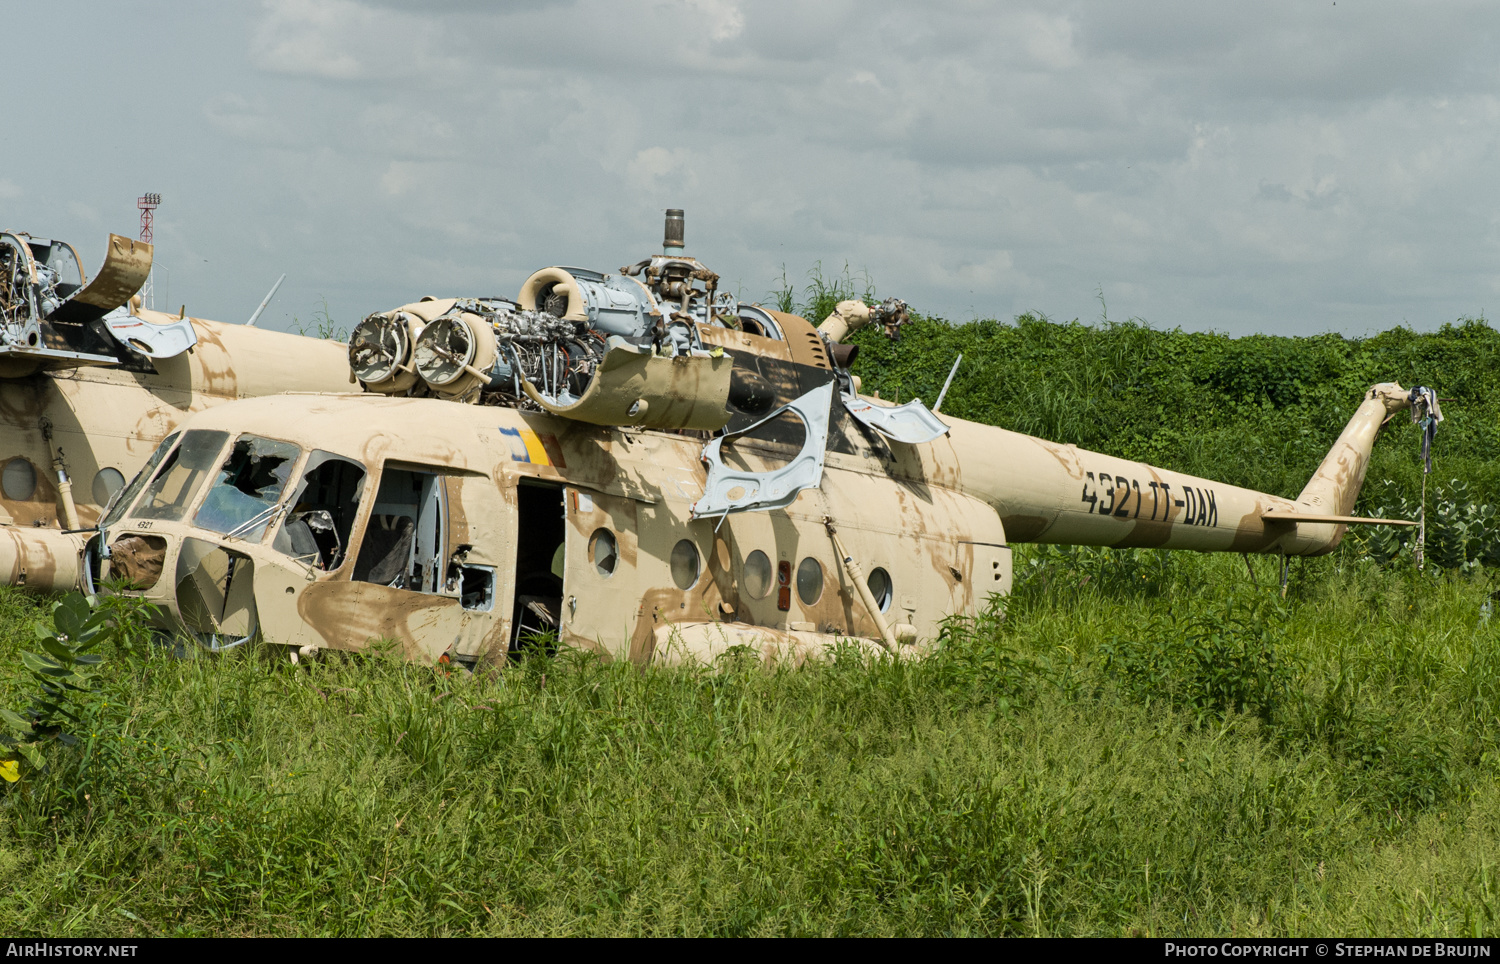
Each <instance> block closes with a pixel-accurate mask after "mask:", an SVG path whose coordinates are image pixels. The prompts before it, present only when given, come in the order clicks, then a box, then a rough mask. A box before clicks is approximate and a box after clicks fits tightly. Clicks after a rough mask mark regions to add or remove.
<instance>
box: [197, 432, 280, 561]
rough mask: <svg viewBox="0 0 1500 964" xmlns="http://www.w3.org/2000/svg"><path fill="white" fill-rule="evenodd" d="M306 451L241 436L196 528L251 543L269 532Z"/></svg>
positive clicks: (220, 470) (206, 498)
mask: <svg viewBox="0 0 1500 964" xmlns="http://www.w3.org/2000/svg"><path fill="white" fill-rule="evenodd" d="M301 454H302V450H301V449H300V448H298V447H297V446H296V445H295V444H293V443H291V442H278V441H276V440H275V439H268V438H260V437H259V436H255V435H241V436H240V437H239V438H237V439H235V442H234V446H233V447H232V448H231V449H230V450H229V457H228V458H226V459H225V460H224V464H223V465H220V466H219V477H218V479H216V480H215V481H214V485H213V488H211V489H209V490H208V495H206V496H204V497H203V506H202V508H200V509H199V510H198V514H197V515H195V516H194V517H193V524H194V525H196V526H198V527H199V528H201V529H207V530H209V531H210V532H222V533H224V534H225V535H230V536H235V537H237V538H240V539H244V540H246V541H249V542H254V541H256V540H258V539H259V538H260V537H261V536H262V535H264V534H265V531H266V526H268V525H270V523H271V519H272V517H273V516H275V515H276V509H277V505H278V502H279V500H280V498H281V493H282V491H283V490H284V489H285V488H286V483H287V479H289V478H291V475H292V466H294V465H296V464H297V456H299V455H301Z"/></svg>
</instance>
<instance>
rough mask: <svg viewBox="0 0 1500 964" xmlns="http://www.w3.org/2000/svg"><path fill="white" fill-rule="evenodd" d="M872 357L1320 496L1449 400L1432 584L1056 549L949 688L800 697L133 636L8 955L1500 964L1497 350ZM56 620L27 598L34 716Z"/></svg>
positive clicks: (716, 681) (832, 291)
mask: <svg viewBox="0 0 1500 964" xmlns="http://www.w3.org/2000/svg"><path fill="white" fill-rule="evenodd" d="M841 285H842V286H844V288H842V289H841V287H840V286H841ZM847 290H856V291H860V290H861V289H860V286H858V285H852V283H851V281H850V279H849V278H848V275H847V274H846V275H845V276H844V277H843V278H841V279H834V280H833V281H832V282H824V281H823V280H822V279H817V281H816V285H815V290H813V291H811V292H808V297H807V299H806V300H809V301H814V300H816V299H817V298H823V299H825V300H827V299H830V298H831V299H834V300H836V299H837V297H839V296H841V295H843V294H844V293H845V291H847ZM861 293H862V291H861ZM829 304H831V302H829ZM822 307H823V310H824V311H826V307H827V305H824V306H822ZM812 312H813V313H814V314H819V315H820V314H821V312H820V311H819V309H818V307H814V308H813V309H812ZM861 345H862V350H863V354H862V355H861V357H860V359H859V369H860V373H861V375H862V376H863V378H864V380H865V387H866V391H870V390H875V389H878V390H880V391H881V393H882V395H884V396H885V397H887V398H891V397H895V396H897V395H898V394H899V395H900V397H902V398H903V399H904V398H910V397H913V396H921V397H922V398H924V399H927V400H929V401H931V400H932V399H933V398H934V397H935V395H936V392H937V389H938V388H939V387H940V386H941V384H942V381H943V379H944V378H945V377H946V375H947V372H948V368H949V366H950V364H951V363H952V360H953V358H954V357H955V356H956V355H957V354H958V353H959V352H963V354H964V362H963V366H962V367H961V368H960V369H959V373H958V377H957V378H956V379H955V381H954V386H953V388H952V389H951V390H950V393H949V397H948V400H947V402H946V403H945V404H944V410H945V411H948V412H951V413H952V414H955V415H959V416H962V417H966V418H973V419H977V420H981V421H987V422H992V423H994V424H999V425H1004V426H1006V427H1009V428H1013V429H1017V430H1020V431H1025V432H1030V433H1034V434H1039V435H1043V436H1047V437H1050V438H1055V439H1059V440H1062V441H1067V442H1076V443H1078V444H1079V445H1083V446H1087V447H1090V448H1095V449H1099V450H1102V451H1106V452H1110V453H1112V454H1117V455H1122V456H1126V457H1130V458H1136V459H1144V460H1148V461H1151V462H1153V463H1156V464H1160V465H1165V466H1169V467H1172V468H1177V469H1182V470H1184V471H1188V472H1193V473H1197V474H1202V475H1206V476H1209V477H1212V478H1218V479H1223V480H1225V481H1227V482H1232V483H1236V484H1240V485H1246V486H1252V487H1256V488H1260V489H1265V490H1269V491H1272V492H1277V493H1280V494H1283V495H1295V494H1296V493H1297V491H1298V490H1300V488H1301V486H1302V484H1303V483H1304V482H1305V480H1306V478H1307V476H1308V475H1309V474H1310V473H1311V472H1312V470H1313V469H1314V467H1315V466H1316V465H1317V463H1318V461H1319V460H1320V459H1321V458H1322V456H1323V454H1324V452H1325V451H1326V450H1327V448H1328V446H1329V445H1330V444H1331V442H1332V441H1333V439H1334V438H1335V437H1336V436H1337V434H1338V432H1339V431H1340V430H1341V428H1342V426H1343V424H1344V422H1345V420H1346V419H1347V418H1348V415H1349V413H1350V411H1351V410H1352V408H1353V406H1354V405H1355V403H1356V401H1357V399H1358V398H1359V396H1360V394H1361V393H1362V392H1363V391H1364V389H1365V388H1367V387H1368V386H1369V385H1370V384H1371V383H1373V382H1376V381H1385V380H1400V381H1401V382H1402V383H1403V384H1406V385H1408V386H1409V385H1411V384H1413V383H1422V384H1428V385H1433V386H1434V387H1436V388H1438V389H1439V391H1440V392H1441V394H1442V397H1443V399H1444V405H1445V414H1447V416H1448V421H1447V422H1445V423H1444V425H1443V427H1442V430H1441V431H1440V433H1439V436H1438V443H1437V457H1436V460H1435V470H1434V472H1435V474H1434V476H1433V478H1434V479H1440V480H1441V481H1440V482H1437V483H1433V484H1431V485H1430V487H1429V492H1428V507H1429V518H1430V519H1431V520H1432V531H1431V532H1430V534H1429V556H1428V559H1429V561H1428V565H1427V567H1426V568H1425V569H1424V570H1422V571H1418V570H1417V569H1416V568H1415V566H1414V565H1413V564H1412V563H1411V554H1410V551H1409V547H1402V546H1401V545H1398V544H1394V543H1392V542H1390V541H1381V540H1380V539H1375V538H1363V539H1359V540H1350V541H1348V542H1347V543H1346V545H1345V546H1344V547H1343V548H1341V549H1340V550H1339V551H1338V552H1336V553H1334V554H1333V555H1331V556H1328V557H1324V558H1320V559H1314V560H1305V561H1294V563H1293V564H1292V568H1291V574H1290V580H1289V585H1288V591H1287V593H1286V595H1285V596H1284V597H1283V596H1282V594H1281V592H1280V591H1279V589H1278V587H1277V582H1278V578H1277V571H1276V564H1275V563H1273V562H1272V561H1271V560H1267V559H1259V560H1256V561H1255V562H1254V563H1253V565H1254V566H1255V568H1254V570H1253V571H1252V570H1250V569H1247V567H1246V564H1245V562H1244V561H1243V560H1242V559H1240V558H1239V557H1237V556H1207V555H1196V554H1189V553H1179V554H1172V553H1168V552H1162V551H1155V550H1134V551H1123V552H1111V551H1107V550H1091V549H1075V548H1048V547H1020V548H1019V550H1018V552H1017V554H1016V568H1017V578H1016V588H1015V592H1014V594H1013V595H1012V597H1011V598H1010V599H1009V600H1008V601H999V600H997V601H996V603H995V605H994V606H992V607H991V608H990V609H988V610H987V611H986V612H984V613H982V614H981V615H980V616H978V617H977V618H974V619H953V620H950V621H949V623H948V625H947V628H946V630H945V632H944V638H943V640H942V646H941V648H940V650H939V652H938V653H937V655H935V656H934V657H933V658H931V659H928V660H926V661H924V662H921V663H901V662H894V661H889V660H887V661H877V662H875V663H873V664H872V663H868V662H865V661H864V660H862V659H861V658H860V657H859V656H858V655H857V654H856V653H855V652H854V651H852V650H850V651H845V652H837V653H835V654H834V655H833V657H832V658H831V659H830V660H828V661H827V662H824V663H821V664H817V665H809V666H806V667H803V668H801V669H796V670H793V669H786V668H779V669H778V668H772V669H767V668H764V667H761V666H759V665H758V664H755V663H753V662H752V661H749V660H747V659H744V658H740V657H738V656H735V655H734V654H731V656H730V657H728V658H726V659H725V660H724V661H723V662H722V663H721V664H720V665H719V666H717V667H715V668H713V669H712V670H683V669H660V668H655V667H646V668H639V667H633V666H628V665H619V664H615V665H605V664H603V663H601V662H599V661H598V660H597V659H594V658H592V657H587V656H583V655H580V654H577V653H568V652H564V653H562V654H560V655H557V656H555V657H550V658H549V657H547V656H545V655H537V656H532V657H529V658H527V659H526V660H525V661H524V662H521V663H519V664H517V665H514V666H512V667H510V668H507V669H505V670H503V671H500V672H498V673H496V674H492V675H481V676H478V677H470V676H467V675H465V674H463V673H461V672H458V671H454V672H451V673H450V672H446V671H445V670H443V669H436V670H434V669H430V668H421V667H416V666H410V665H406V664H404V663H402V662H401V661H399V660H398V659H396V658H394V657H391V656H378V655H377V656H372V657H367V658H361V659H352V660H351V659H340V658H325V659H323V660H320V661H317V662H313V663H312V664H311V665H309V664H308V663H305V662H304V663H303V665H301V666H294V665H292V664H291V663H290V662H289V661H288V660H287V659H286V658H285V656H284V655H279V654H276V653H273V652H271V651H270V650H268V649H260V650H253V649H251V650H242V651H234V652H231V653H228V654H225V655H223V656H221V657H215V658H208V657H199V658H180V657H178V656H175V655H174V653H173V651H172V650H171V649H168V648H156V649H153V648H151V647H150V646H146V645H143V644H142V642H141V640H140V638H139V635H138V634H136V633H134V632H133V631H132V627H133V626H134V625H135V624H134V623H133V622H132V620H133V619H134V618H135V617H134V616H133V615H132V613H131V612H130V611H129V609H128V607H127V608H119V607H117V608H116V609H114V610H112V612H113V616H112V617H111V619H112V621H111V622H110V623H109V625H110V627H111V628H110V629H109V630H108V631H107V632H104V631H102V630H101V632H102V633H103V635H102V636H100V638H104V637H105V636H107V637H108V638H107V641H106V642H104V643H102V644H100V645H97V646H95V648H94V649H93V650H92V651H93V652H94V653H97V654H99V655H100V656H101V657H102V659H101V660H100V661H99V662H98V663H94V664H91V665H90V666H89V667H88V670H89V675H88V684H87V685H86V686H82V687H81V688H80V689H78V690H76V691H69V698H70V702H69V703H68V712H69V713H71V714H72V718H68V719H65V720H64V725H63V726H62V727H61V729H60V730H59V732H62V731H66V732H67V733H68V734H69V735H70V736H71V737H73V738H74V740H73V741H72V742H70V741H64V740H61V739H53V740H47V739H43V738H41V737H38V736H36V733H33V737H34V739H33V741H32V742H33V743H34V744H35V746H36V748H37V752H39V753H40V754H41V755H42V756H43V757H44V761H43V762H44V763H45V766H43V767H40V768H38V767H36V766H35V765H33V764H31V763H30V762H28V761H26V760H24V759H21V758H20V757H19V756H17V754H14V753H12V754H11V756H14V757H17V759H18V760H20V762H21V764H22V767H21V769H22V773H21V778H20V780H19V781H18V782H15V783H3V784H0V931H5V932H9V933H37V934H55V935H72V934H99V933H104V932H113V933H124V934H137V935H166V934H246V935H261V934H268V935H280V934H286V935H291V934H330V935H331V934H338V935H375V934H402V935H406V934H411V935H429V934H430V935H448V934H452V935H458V934H532V933H546V934H563V933H567V934H579V933H587V934H1048V935H1053V934H1127V935H1128V934H1142V935H1145V934H1152V935H1191V934H1226V935H1230V934H1232V935H1263V934H1348V935H1354V934H1386V933H1401V934H1433V935H1460V934H1493V933H1495V931H1496V930H1497V924H1496V914H1497V913H1500V782H1497V781H1500V728H1497V724H1500V647H1497V627H1500V621H1497V620H1495V619H1493V618H1492V609H1491V595H1490V593H1491V589H1492V587H1491V573H1492V570H1491V569H1490V568H1489V565H1490V564H1491V563H1492V562H1493V561H1494V560H1495V559H1496V558H1497V556H1496V553H1495V552H1494V551H1493V548H1492V547H1493V544H1494V539H1493V534H1494V530H1493V511H1492V510H1491V509H1490V508H1489V505H1490V503H1491V502H1492V501H1493V500H1494V499H1495V496H1496V489H1497V486H1500V475H1497V471H1496V469H1495V464H1496V463H1495V454H1496V448H1497V437H1496V428H1497V425H1500V423H1497V419H1496V416H1497V414H1500V413H1497V411H1496V404H1497V402H1496V399H1500V391H1497V389H1500V384H1497V382H1500V364H1497V361H1500V335H1497V333H1496V332H1495V331H1494V330H1493V329H1491V328H1490V327H1489V326H1488V325H1487V324H1485V323H1484V322H1482V321H1465V322H1461V323H1459V324H1455V325H1450V326H1446V327H1444V328H1442V329H1441V330H1440V331H1438V332H1435V333H1431V334H1418V333H1415V332H1411V331H1407V330H1404V329H1397V330H1393V331H1389V332H1386V333H1383V334H1381V335H1378V336H1376V337H1373V338H1368V339H1346V338H1341V337H1338V336H1335V335H1323V336H1317V337H1311V338H1272V337H1262V336H1256V337H1250V338H1241V339H1231V338H1227V337H1224V336H1220V335H1212V334H1192V333H1185V332H1180V331H1156V330H1153V329H1151V328H1149V327H1146V326H1145V325H1142V324H1138V323H1134V322H1127V323H1120V324H1115V323H1102V324H1099V325H1095V326H1085V325H1080V324H1076V323H1074V324H1054V323H1052V322H1049V321H1047V320H1046V319H1044V318H1040V317H1036V316H1025V317H1022V318H1020V319H1017V321H1016V322H1015V323H1014V324H1002V323H998V322H993V321H981V322H975V323H972V324H967V325H957V326H953V325H948V324H946V323H943V322H940V321H937V320H933V319H925V318H918V319H917V320H915V321H914V322H913V323H912V324H911V325H910V326H909V327H908V328H907V329H906V334H905V337H904V338H903V339H902V341H901V342H899V343H898V344H890V343H888V342H885V341H884V340H883V339H881V338H878V337H876V336H874V335H867V336H865V335H862V336H861ZM1370 477H1371V479H1372V480H1374V482H1373V483H1372V484H1371V485H1370V486H1368V487H1367V494H1366V496H1365V498H1364V500H1363V502H1362V506H1361V509H1362V510H1363V511H1374V510H1377V509H1380V510H1388V511H1393V512H1395V511H1403V510H1410V509H1411V508H1412V507H1413V506H1414V504H1415V500H1417V499H1419V498H1420V493H1421V469H1420V464H1419V462H1418V458H1417V436H1416V432H1415V429H1414V428H1413V427H1412V426H1411V425H1410V424H1409V423H1402V422H1400V421H1396V422H1393V423H1392V424H1391V426H1390V430H1389V433H1388V435H1387V436H1386V437H1384V438H1382V440H1381V441H1380V443H1379V444H1378V445H1377V449H1376V455H1375V458H1374V461H1373V464H1372V466H1371V470H1370ZM1387 481H1388V483H1389V484H1386V483H1387ZM1403 500H1404V502H1403ZM1440 503H1441V504H1444V505H1447V506H1448V507H1447V508H1445V509H1440V507H1439V506H1440ZM1445 540H1446V541H1445ZM1434 545H1438V546H1446V548H1443V549H1441V550H1440V551H1439V550H1437V549H1433V548H1432V546H1434ZM53 603H54V601H53V600H48V599H42V598H38V597H35V596H31V595H26V594H23V593H18V592H10V591H4V592H0V666H3V667H6V668H7V671H6V672H4V673H3V674H0V706H5V707H10V708H12V709H13V710H15V711H16V712H18V713H19V712H21V711H22V708H23V707H25V706H27V705H29V704H28V700H33V693H34V691H35V689H36V687H35V680H34V679H33V677H32V675H31V674H30V673H28V672H27V671H26V669H25V667H24V666H23V664H22V660H21V657H20V655H19V654H20V652H21V651H23V650H29V649H34V648H36V646H37V645H38V643H37V642H36V641H37V640H38V639H41V638H43V637H50V638H53V640H54V642H57V635H58V633H59V632H62V630H63V628H64V627H63V626H62V624H61V623H58V622H56V617H55V616H54V614H53V610H52V606H53ZM69 605H70V606H71V607H72V608H70V609H69V610H68V612H69V613H70V615H68V616H66V617H64V618H66V619H71V620H73V621H74V622H73V623H72V624H81V623H80V621H81V620H86V619H87V618H89V617H88V616H87V613H86V612H84V611H82V610H78V609H77V608H76V604H69ZM38 621H40V622H41V624H42V626H43V631H41V632H40V633H39V632H35V631H33V629H32V626H33V624H35V623H37V622H38ZM72 624H70V625H72ZM62 635H63V636H66V633H65V632H63V633H62ZM66 642H67V640H66V639H64V640H62V643H66ZM47 651H48V652H52V651H53V650H52V649H50V648H49V649H48V650H47ZM33 702H34V700H33ZM38 732H39V731H38ZM38 741H39V742H38ZM4 755H5V753H4V752H0V756H4Z"/></svg>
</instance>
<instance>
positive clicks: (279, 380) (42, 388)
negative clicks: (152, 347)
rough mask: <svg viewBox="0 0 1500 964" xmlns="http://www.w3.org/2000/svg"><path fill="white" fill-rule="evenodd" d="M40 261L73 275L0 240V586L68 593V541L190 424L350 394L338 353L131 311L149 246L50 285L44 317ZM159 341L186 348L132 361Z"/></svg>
mask: <svg viewBox="0 0 1500 964" xmlns="http://www.w3.org/2000/svg"><path fill="white" fill-rule="evenodd" d="M49 250H56V251H66V252H69V253H72V258H71V260H70V263H69V265H68V267H69V268H70V269H72V268H74V267H75V266H76V263H77V255H76V252H72V248H71V246H68V245H64V244H63V243H62V242H55V241H39V240H38V239H35V238H32V237H30V236H29V235H26V234H22V233H19V232H16V233H7V232H0V310H3V311H4V314H3V318H0V321H3V322H6V323H8V324H4V325H0V329H8V330H6V331H4V332H3V333H0V338H3V337H4V335H6V334H11V333H12V332H13V333H14V337H13V338H12V339H10V340H8V341H7V342H6V343H5V344H3V345H0V576H3V577H5V578H6V580H7V582H8V583H9V584H10V585H21V586H26V587H29V588H33V589H41V590H66V589H71V588H75V587H76V586H78V585H80V582H79V568H78V562H79V553H80V551H81V550H82V547H83V544H84V542H85V540H86V538H87V536H88V535H89V533H87V532H83V533H79V532H70V531H68V530H78V529H85V528H87V527H91V526H93V525H95V524H96V523H97V522H98V520H99V515H100V512H101V510H102V508H103V506H104V504H105V503H106V502H108V501H109V499H110V497H111V496H113V495H114V494H115V493H116V492H117V491H119V489H120V487H122V486H123V485H124V484H125V482H126V481H127V480H129V479H130V478H131V477H132V476H133V475H135V474H136V473H137V472H138V471H139V470H140V468H141V466H142V465H143V464H145V461H146V459H147V457H148V456H149V455H150V454H151V453H152V452H153V451H154V450H155V449H156V447H157V445H158V444H160V442H161V440H162V439H163V438H165V437H166V436H167V435H168V434H169V433H170V432H172V431H173V430H175V429H176V428H177V426H178V425H179V424H180V423H181V422H183V420H185V419H186V418H188V417H189V416H190V415H192V414H194V413H196V412H200V411H203V410H204V409H206V408H210V407H212V406H214V405H218V404H221V403H223V402H228V401H233V400H235V399H241V398H248V397H254V396H257V395H266V394H277V393H280V392H285V391H289V390H316V391H325V392H338V391H358V390H359V388H358V385H357V383H356V382H355V381H354V379H353V378H352V376H351V375H350V374H349V371H348V368H347V364H346V361H345V349H344V346H342V345H340V344H338V343H335V342H330V341H325V340H321V339H315V338H306V337H302V336H298V335H290V334H284V333H282V332H275V331H267V330H265V329H260V328H252V327H247V326H245V325H232V324H224V323H221V322H217V321H210V320H208V319H203V318H194V317H191V316H188V315H187V314H186V311H185V309H184V311H182V312H181V313H179V314H168V313H166V312H160V311H153V310H151V309H149V308H143V307H141V306H140V299H139V298H138V297H136V298H132V295H135V293H136V291H137V290H138V289H139V288H140V286H141V283H142V282H143V281H144V280H145V278H146V276H147V274H148V272H149V271H150V267H151V257H152V246H151V245H149V244H146V243H143V242H139V241H132V240H131V239H129V238H124V237H121V236H119V235H111V236H110V240H109V243H108V245H107V246H106V257H105V262H104V265H103V266H102V267H101V269H100V271H99V272H98V274H97V275H96V276H95V278H94V279H93V280H92V281H88V279H86V278H84V277H82V271H81V270H78V272H77V278H78V280H77V282H76V283H75V284H73V285H71V286H69V284H68V282H67V281H63V282H62V283H61V284H55V285H54V286H53V290H61V291H62V293H63V297H61V298H59V299H58V301H59V302H60V303H58V304H55V305H52V306H50V307H51V310H50V311H48V312H45V313H44V311H43V307H44V306H43V305H41V304H38V303H37V297H36V294H35V293H34V292H35V291H36V290H39V289H40V290H45V289H46V286H44V285H42V284H41V283H40V282H39V281H38V272H39V271H41V272H44V273H45V272H46V270H47V263H46V261H45V260H44V259H43V258H42V257H39V256H38V253H39V252H42V253H45V252H47V251H49ZM54 273H55V272H54ZM71 288H77V289H78V290H70V289H71ZM106 328H107V329H108V331H106ZM187 328H190V329H191V335H188V334H187V333H186V329H187ZM110 332H113V334H111V333H110ZM131 332H134V333H135V335H132V334H131ZM28 333H30V335H31V336H33V338H32V340H31V343H28V337H27V336H28ZM161 333H180V338H181V341H180V342H179V344H181V343H185V342H187V341H189V340H191V342H192V343H191V344H190V345H188V347H186V348H185V349H184V350H182V351H180V352H178V353H176V354H172V355H166V354H165V353H164V352H156V354H155V356H154V357H153V355H151V354H146V353H144V352H145V351H146V350H148V348H147V344H148V342H152V341H155V340H156V338H155V336H157V335H159V334H161ZM132 339H133V343H132Z"/></svg>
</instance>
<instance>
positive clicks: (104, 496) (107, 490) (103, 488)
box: [94, 466, 125, 506]
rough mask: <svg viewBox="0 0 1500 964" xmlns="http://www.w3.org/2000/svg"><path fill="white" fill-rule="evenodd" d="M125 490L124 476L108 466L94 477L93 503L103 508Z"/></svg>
mask: <svg viewBox="0 0 1500 964" xmlns="http://www.w3.org/2000/svg"><path fill="white" fill-rule="evenodd" d="M123 488H125V476H124V475H122V474H121V473H120V470H119V469H114V468H109V467H108V466H106V467H104V468H102V469H100V470H99V471H98V472H97V473H96V474H95V475H94V502H95V503H97V504H99V505H101V506H103V505H107V504H108V503H109V500H110V499H113V498H114V497H115V494H116V493H118V492H119V491H120V490H121V489H123Z"/></svg>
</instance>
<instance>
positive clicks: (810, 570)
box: [797, 556, 823, 606]
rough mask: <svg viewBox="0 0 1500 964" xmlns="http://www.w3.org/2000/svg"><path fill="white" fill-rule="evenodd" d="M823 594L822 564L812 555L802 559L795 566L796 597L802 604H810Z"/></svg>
mask: <svg viewBox="0 0 1500 964" xmlns="http://www.w3.org/2000/svg"><path fill="white" fill-rule="evenodd" d="M822 595H823V566H822V564H821V563H819V562H818V560H816V559H814V558H813V557H812V556H808V557H807V558H806V559H803V560H802V564H801V565H799V566H798V567H797V598H798V599H801V600H802V605H804V606H811V605H812V604H813V603H815V602H817V601H818V599H819V598H820V597H822Z"/></svg>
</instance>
